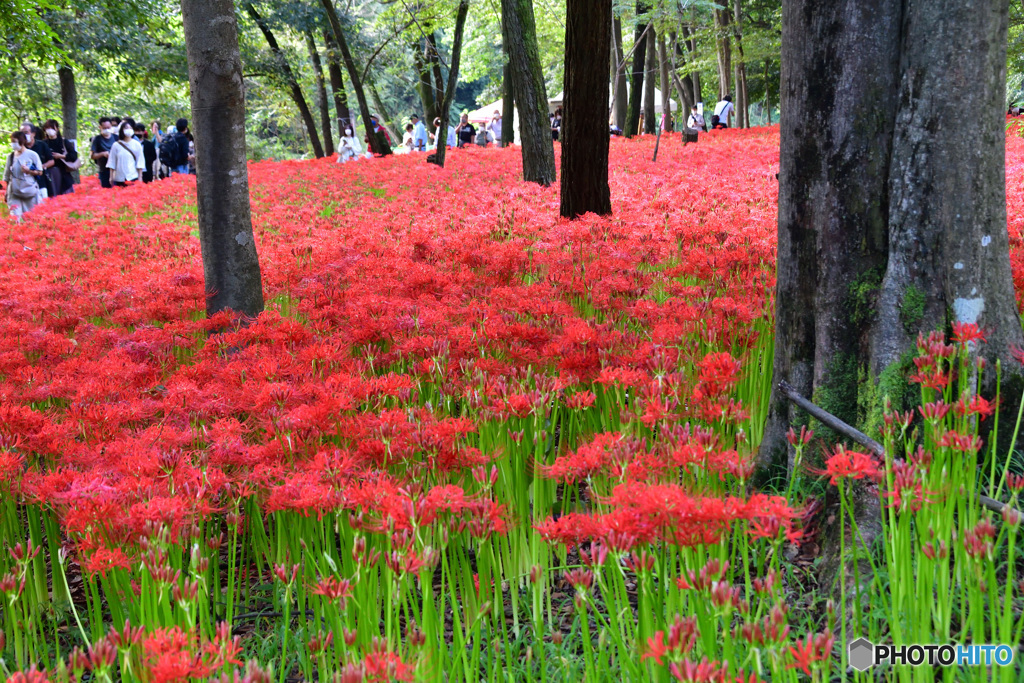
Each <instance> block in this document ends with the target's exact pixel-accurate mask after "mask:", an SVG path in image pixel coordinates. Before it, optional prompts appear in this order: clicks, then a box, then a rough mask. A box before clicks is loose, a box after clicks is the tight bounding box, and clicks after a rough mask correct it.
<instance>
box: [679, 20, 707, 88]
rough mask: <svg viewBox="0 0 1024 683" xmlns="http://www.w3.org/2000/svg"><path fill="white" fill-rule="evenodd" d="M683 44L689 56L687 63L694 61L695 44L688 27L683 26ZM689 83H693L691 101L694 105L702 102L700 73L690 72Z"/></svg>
mask: <svg viewBox="0 0 1024 683" xmlns="http://www.w3.org/2000/svg"><path fill="white" fill-rule="evenodd" d="M683 44H684V45H686V53H687V54H688V55H689V61H690V62H694V61H696V56H695V55H696V52H697V44H696V41H694V39H693V34H692V33H691V32H690V29H689V27H687V26H685V25H684V26H683ZM690 81H691V82H692V83H693V101H694V103H700V102H703V101H704V95H703V94H702V91H701V86H700V72H699V71H691V72H690Z"/></svg>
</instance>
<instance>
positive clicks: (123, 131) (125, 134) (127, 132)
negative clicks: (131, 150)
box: [121, 126, 135, 140]
mask: <svg viewBox="0 0 1024 683" xmlns="http://www.w3.org/2000/svg"><path fill="white" fill-rule="evenodd" d="M133 135H135V131H134V130H132V129H131V128H129V127H127V126H125V127H124V128H122V129H121V137H123V138H124V139H125V140H127V139H128V138H130V137H131V136H133Z"/></svg>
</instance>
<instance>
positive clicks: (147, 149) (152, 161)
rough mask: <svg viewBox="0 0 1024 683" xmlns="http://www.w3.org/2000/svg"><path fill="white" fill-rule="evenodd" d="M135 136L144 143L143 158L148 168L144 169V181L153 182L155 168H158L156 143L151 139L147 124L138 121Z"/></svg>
mask: <svg viewBox="0 0 1024 683" xmlns="http://www.w3.org/2000/svg"><path fill="white" fill-rule="evenodd" d="M135 137H136V138H138V139H139V140H140V141H141V144H142V158H143V159H144V160H145V162H146V168H145V169H144V170H143V171H142V182H144V183H151V182H153V169H154V168H156V145H155V144H154V143H153V141H152V140H150V139H149V131H148V130H146V126H144V125H143V124H141V123H138V122H136V124H135Z"/></svg>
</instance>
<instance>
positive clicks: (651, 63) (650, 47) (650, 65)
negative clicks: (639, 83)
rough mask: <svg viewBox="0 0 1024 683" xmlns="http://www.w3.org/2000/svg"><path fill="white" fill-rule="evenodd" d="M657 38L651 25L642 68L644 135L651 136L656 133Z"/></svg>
mask: <svg viewBox="0 0 1024 683" xmlns="http://www.w3.org/2000/svg"><path fill="white" fill-rule="evenodd" d="M657 41H658V37H657V35H656V34H655V31H654V25H653V24H652V25H651V27H650V29H649V30H648V32H647V59H646V60H645V68H644V92H643V95H644V133H647V134H648V135H653V134H654V133H655V131H657V126H658V115H657V113H656V112H655V106H654V101H655V97H654V90H655V88H656V87H657V86H656V85H655V81H656V80H657V73H658V47H657V45H658V42H657Z"/></svg>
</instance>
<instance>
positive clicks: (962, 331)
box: [953, 320, 985, 346]
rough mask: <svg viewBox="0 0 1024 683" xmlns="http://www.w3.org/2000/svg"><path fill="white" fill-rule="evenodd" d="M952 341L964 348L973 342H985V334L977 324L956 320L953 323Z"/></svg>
mask: <svg viewBox="0 0 1024 683" xmlns="http://www.w3.org/2000/svg"><path fill="white" fill-rule="evenodd" d="M953 341H955V342H956V343H957V344H960V345H963V346H966V345H967V344H971V343H973V342H983V341H985V333H984V332H982V331H981V328H980V327H978V324H977V323H964V322H960V321H959V320H957V321H956V322H954V323H953Z"/></svg>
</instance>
